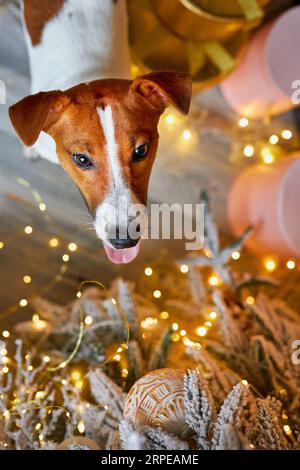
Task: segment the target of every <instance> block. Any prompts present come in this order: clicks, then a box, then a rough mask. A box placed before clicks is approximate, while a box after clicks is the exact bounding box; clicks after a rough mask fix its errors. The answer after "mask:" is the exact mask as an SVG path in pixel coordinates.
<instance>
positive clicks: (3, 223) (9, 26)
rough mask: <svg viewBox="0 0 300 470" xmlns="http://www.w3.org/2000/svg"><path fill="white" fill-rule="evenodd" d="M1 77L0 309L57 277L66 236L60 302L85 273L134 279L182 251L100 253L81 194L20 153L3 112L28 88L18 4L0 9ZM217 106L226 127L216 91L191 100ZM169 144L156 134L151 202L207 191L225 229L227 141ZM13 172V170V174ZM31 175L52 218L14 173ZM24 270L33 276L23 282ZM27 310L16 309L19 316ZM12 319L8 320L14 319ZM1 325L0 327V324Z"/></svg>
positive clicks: (172, 246)
mask: <svg viewBox="0 0 300 470" xmlns="http://www.w3.org/2000/svg"><path fill="white" fill-rule="evenodd" d="M0 79H1V80H4V81H5V83H6V85H7V104H6V105H0V240H2V241H3V242H4V243H5V246H4V248H3V250H1V251H0V278H1V283H0V312H3V311H4V310H5V309H6V308H7V307H8V306H10V305H11V304H14V303H15V302H16V301H18V300H19V299H21V298H23V297H28V296H29V295H31V294H33V293H36V292H37V293H39V292H41V290H42V288H43V286H45V285H47V283H49V282H50V280H51V279H52V278H53V277H54V276H55V273H56V272H57V270H58V269H59V266H60V258H61V256H62V254H63V253H64V252H65V251H66V246H67V244H68V243H69V242H70V241H74V242H76V243H77V244H78V246H79V250H78V252H76V254H74V256H72V258H71V261H70V267H69V271H68V273H67V274H66V276H65V278H64V280H63V282H61V283H60V284H59V285H58V286H57V287H55V288H54V289H53V290H52V291H50V292H49V293H48V294H47V296H48V297H49V298H52V299H55V300H57V301H58V302H66V301H68V300H70V299H71V298H73V296H74V294H75V293H76V290H77V287H78V284H79V282H80V281H81V280H83V279H98V280H100V281H101V282H104V283H106V284H109V282H110V280H111V279H112V278H113V277H115V276H116V275H118V274H120V275H122V276H124V277H125V278H132V279H134V278H135V277H137V276H138V275H139V273H140V272H141V270H142V269H143V267H144V265H145V264H146V263H148V262H149V263H151V262H152V261H153V260H154V259H156V258H157V257H158V255H159V253H160V252H161V250H167V251H168V252H169V253H170V256H173V257H176V256H179V255H181V254H182V252H183V248H182V245H181V243H179V242H176V243H175V242H170V241H168V242H160V241H152V242H150V241H149V242H146V243H144V245H143V249H142V253H141V255H140V257H139V259H138V260H137V261H135V262H134V263H132V264H131V265H130V266H125V267H116V266H115V265H112V264H110V263H109V262H108V261H107V259H106V256H105V255H104V252H103V249H102V246H101V243H100V242H99V241H97V240H95V236H94V233H93V232H92V231H90V230H88V229H87V228H86V227H83V226H84V224H87V223H88V218H87V216H86V209H85V206H84V204H83V201H82V199H81V196H80V194H79V192H78V190H77V188H76V187H75V185H74V184H73V183H72V181H71V180H70V179H69V177H68V176H67V175H66V174H65V173H64V172H63V171H62V169H61V168H60V167H59V166H58V165H53V164H51V163H49V162H47V161H45V160H38V161H35V162H30V161H28V160H26V159H25V158H24V157H23V155H22V148H21V144H20V142H19V141H18V139H17V137H16V135H15V133H14V131H13V129H12V127H11V125H10V122H9V120H8V117H7V107H8V106H9V105H11V104H12V103H14V102H15V101H17V100H18V99H20V98H22V97H23V96H25V95H26V94H28V93H29V69H28V59H27V54H26V49H25V44H24V39H23V33H22V29H21V23H20V16H19V12H18V10H17V9H5V8H2V9H1V8H0ZM203 103H204V104H205V106H210V107H211V108H212V109H216V110H217V113H216V116H217V118H218V119H219V120H220V119H221V122H222V126H224V127H226V125H227V121H228V122H229V121H230V118H231V117H232V116H231V114H230V112H229V110H228V109H227V107H226V106H225V104H224V102H223V100H222V98H221V96H220V93H219V91H218V90H217V89H213V90H209V91H208V92H205V93H204V94H202V95H201V96H200V97H198V98H196V99H195V103H194V109H195V110H196V111H197V110H199V109H200V110H201V106H202V105H203ZM173 150H174V149H173V148H172V146H171V145H170V136H167V135H166V134H165V133H164V131H163V132H162V133H161V145H160V150H159V155H158V157H157V160H156V163H155V168H154V171H153V176H152V179H151V186H150V200H152V201H165V202H181V203H187V202H196V201H197V199H198V195H199V192H200V191H201V190H203V189H206V190H208V192H209V193H210V196H211V198H212V203H213V206H214V208H215V212H216V214H217V219H218V221H219V223H220V225H221V227H222V228H223V229H224V230H226V228H227V224H226V197H227V193H228V189H229V187H230V184H231V182H232V180H233V178H234V176H235V174H236V173H237V172H238V171H239V168H237V167H236V166H233V165H232V164H231V163H230V161H229V159H228V154H229V144H228V142H226V141H224V139H223V138H220V137H219V136H216V135H212V136H210V137H209V135H208V136H206V137H204V138H203V139H202V141H201V145H198V144H197V145H196V146H194V147H193V146H192V145H191V148H190V149H188V151H187V149H186V148H185V149H184V150H183V151H182V153H180V151H178V149H176V150H177V151H176V156H175V153H174V151H173ZM13 175H14V176H13ZM16 176H19V177H22V178H25V179H26V180H28V181H29V182H30V183H31V184H32V185H33V186H34V187H35V188H36V190H37V191H39V192H40V193H41V195H42V197H43V199H44V200H45V202H46V204H47V208H48V211H49V214H50V216H51V222H48V223H45V222H43V218H42V214H41V213H39V211H38V210H37V208H36V204H35V201H34V199H33V197H32V195H31V194H30V192H28V191H25V190H24V188H22V187H21V186H20V185H19V184H17V182H16V179H15V177H16ZM26 225H31V226H32V227H33V229H34V230H33V233H32V235H30V236H25V235H22V231H23V229H24V227H25V226H26ZM52 236H57V237H58V238H59V239H60V241H61V242H60V245H59V247H58V248H57V249H50V248H49V246H48V241H49V239H50V238H51V237H52ZM24 275H30V276H32V283H31V284H30V285H29V286H25V285H24V283H23V282H22V278H23V276H24ZM27 314H28V313H27V312H26V311H25V310H24V311H23V312H21V313H20V312H18V314H17V315H18V319H20V318H21V316H22V315H27ZM14 321H15V320H14V318H10V320H9V322H10V323H11V322H14ZM5 325H6V323H2V324H1V325H0V330H1V329H2V327H4V326H5Z"/></svg>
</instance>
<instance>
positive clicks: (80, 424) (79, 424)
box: [77, 419, 85, 434]
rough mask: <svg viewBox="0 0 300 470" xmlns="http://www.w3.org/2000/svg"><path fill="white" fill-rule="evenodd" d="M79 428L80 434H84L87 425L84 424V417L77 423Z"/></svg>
mask: <svg viewBox="0 0 300 470" xmlns="http://www.w3.org/2000/svg"><path fill="white" fill-rule="evenodd" d="M77 429H78V431H79V432H80V434H84V431H85V426H84V422H83V421H82V419H81V420H80V421H79V423H78V425H77Z"/></svg>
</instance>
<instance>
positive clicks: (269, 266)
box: [264, 258, 277, 272]
mask: <svg viewBox="0 0 300 470" xmlns="http://www.w3.org/2000/svg"><path fill="white" fill-rule="evenodd" d="M264 267H265V269H266V270H267V271H269V272H272V271H274V270H275V269H276V267H277V263H276V261H275V260H274V259H273V258H266V259H265V260H264Z"/></svg>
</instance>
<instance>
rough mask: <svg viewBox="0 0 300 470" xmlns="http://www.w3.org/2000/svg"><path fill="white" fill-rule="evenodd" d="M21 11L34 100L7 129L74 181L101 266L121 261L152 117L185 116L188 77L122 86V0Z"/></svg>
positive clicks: (43, 1) (125, 79) (126, 256)
mask: <svg viewBox="0 0 300 470" xmlns="http://www.w3.org/2000/svg"><path fill="white" fill-rule="evenodd" d="M22 12H23V15H22V16H23V24H24V31H25V37H26V43H27V48H28V54H29V61H30V69H31V79H32V84H31V93H32V94H31V95H30V96H27V97H25V98H24V99H22V100H21V101H19V102H18V103H16V104H14V105H13V106H11V107H10V108H9V116H10V119H11V122H12V124H13V127H14V129H15V131H16V133H17V134H18V136H19V137H20V139H21V140H22V142H23V144H24V145H25V146H27V147H30V152H35V153H37V154H38V155H39V156H41V157H43V158H46V159H48V160H50V161H51V162H53V163H60V164H61V166H62V167H63V168H64V170H65V171H66V172H67V173H68V174H69V175H70V177H71V178H72V179H73V180H74V182H75V183H76V185H77V186H78V188H79V190H80V192H81V194H82V196H83V198H84V200H85V202H86V205H87V207H88V210H89V212H90V214H91V215H92V217H93V223H94V227H95V230H96V234H97V236H98V237H99V238H101V239H102V240H103V244H104V248H105V251H106V254H107V256H108V258H109V260H110V261H112V262H114V263H129V262H131V261H133V259H134V258H135V257H136V256H137V254H138V252H139V248H140V238H141V230H142V229H141V216H140V215H137V213H136V212H135V211H134V210H132V211H131V209H132V208H135V206H136V205H137V206H141V205H142V206H143V207H145V205H146V204H147V192H148V183H149V177H150V173H151V169H152V165H153V162H154V159H155V156H156V151H157V146H158V130H157V126H158V122H159V118H160V116H161V114H162V113H163V111H164V110H165V109H166V107H167V106H169V105H173V106H174V107H175V108H177V110H179V111H180V112H181V113H183V114H187V113H188V111H189V106H190V100H191V91H192V84H191V78H190V76H189V75H188V74H184V73H177V72H157V73H155V72H153V73H149V74H146V75H143V76H139V77H137V78H136V79H134V80H130V78H129V77H130V59H129V47H128V38H127V14H126V0H85V1H84V2H83V1H82V0H51V1H49V0H23V4H22ZM120 201H122V203H121V204H120ZM139 214H140V213H139ZM130 225H131V227H134V230H131V231H130V230H129V227H130ZM132 232H134V235H132Z"/></svg>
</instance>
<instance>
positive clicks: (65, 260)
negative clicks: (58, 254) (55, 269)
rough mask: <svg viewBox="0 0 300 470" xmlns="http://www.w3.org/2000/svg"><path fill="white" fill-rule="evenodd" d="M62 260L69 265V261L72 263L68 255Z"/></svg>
mask: <svg viewBox="0 0 300 470" xmlns="http://www.w3.org/2000/svg"><path fill="white" fill-rule="evenodd" d="M62 260H63V262H64V263H67V262H68V261H70V256H69V255H67V254H64V255H63V256H62Z"/></svg>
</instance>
